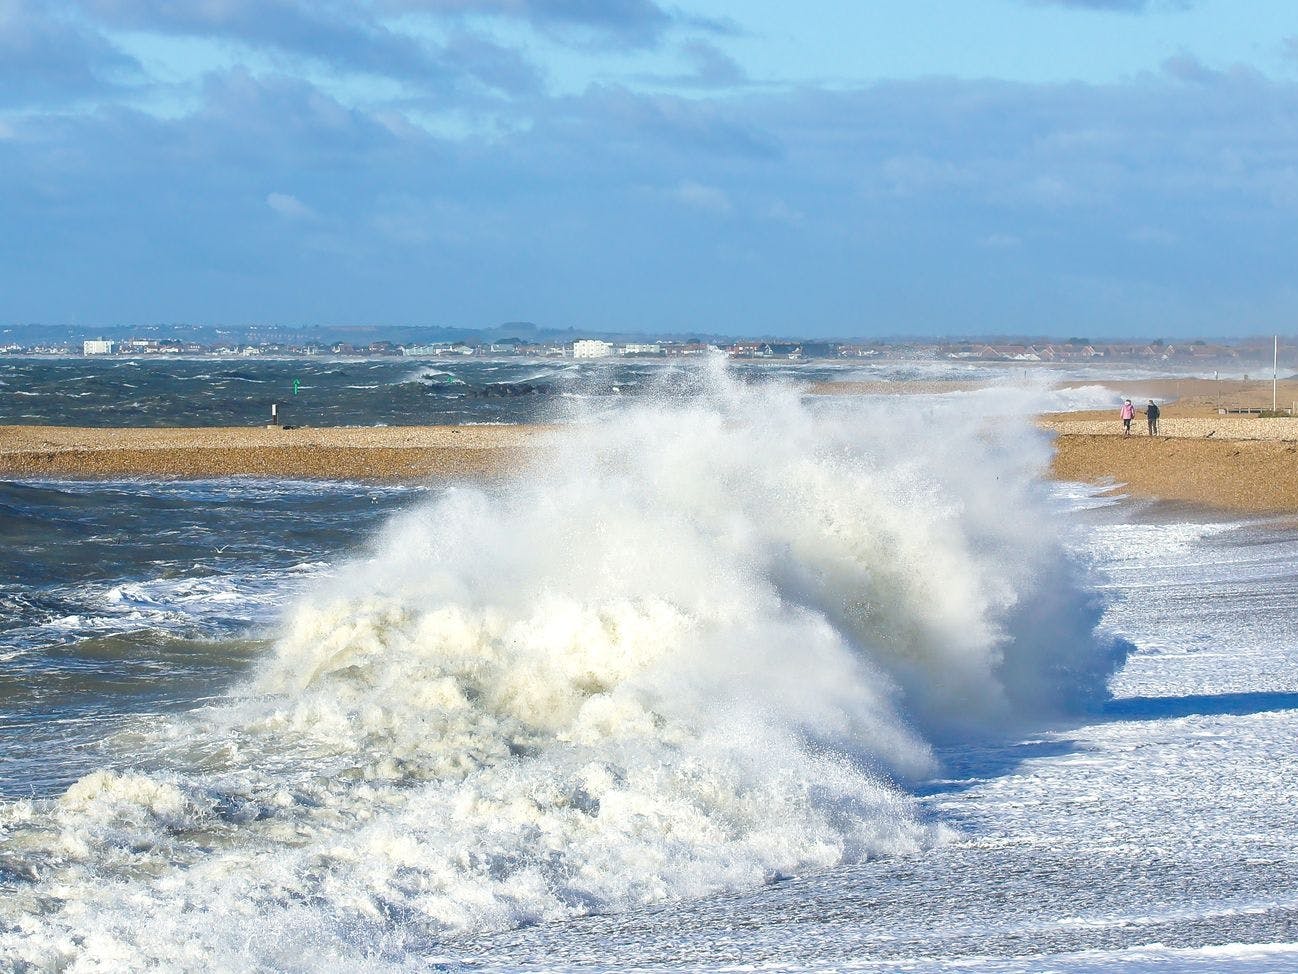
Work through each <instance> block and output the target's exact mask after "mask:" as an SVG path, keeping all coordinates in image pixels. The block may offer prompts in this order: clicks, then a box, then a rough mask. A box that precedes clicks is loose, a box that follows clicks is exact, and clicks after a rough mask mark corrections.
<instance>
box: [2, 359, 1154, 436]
mask: <svg viewBox="0 0 1298 974" xmlns="http://www.w3.org/2000/svg"><path fill="white" fill-rule="evenodd" d="M678 368H680V367H678ZM683 368H684V369H685V371H686V372H688V371H690V369H691V368H692V366H690V365H689V364H688V363H687V364H686V365H685V366H683ZM1123 368H1124V369H1125V372H1126V374H1129V375H1130V376H1131V377H1133V378H1138V377H1140V376H1143V375H1147V374H1149V373H1148V371H1147V370H1146V369H1143V368H1134V367H1130V366H1126V367H1123ZM671 371H673V369H672V368H671V367H670V366H669V365H667V364H665V363H662V362H652V361H644V360H640V361H637V360H598V361H581V362H577V361H571V360H568V361H564V360H551V359H498V360H491V359H477V358H456V359H448V360H437V361H431V360H419V359H409V358H388V359H370V360H361V361H358V360H355V359H350V360H349V359H329V358H300V359H261V358H247V359H237V360H230V359H173V358H164V357H158V356H154V357H145V358H135V359H123V358H118V357H108V356H105V357H87V358H80V357H76V358H73V357H67V358H49V357H47V358H10V357H0V425H4V424H19V425H37V424H45V425H61V426H245V425H259V424H264V423H266V422H267V421H268V420H269V418H270V410H271V404H272V403H275V404H278V406H279V419H280V421H281V422H282V423H287V424H290V425H301V426H373V425H378V424H386V425H393V426H409V425H419V424H462V423H484V422H486V423H498V422H510V423H515V422H530V421H532V420H535V419H537V418H538V417H539V416H542V415H544V414H546V413H548V412H551V411H553V410H555V409H556V408H562V406H563V404H564V402H565V401H567V400H572V399H579V400H595V401H597V402H609V401H612V400H614V399H616V398H620V397H634V396H635V395H637V394H638V393H641V392H645V391H652V390H658V389H660V388H661V386H662V376H663V374H664V373H666V372H671ZM731 371H732V374H734V375H735V376H737V377H739V378H741V379H742V380H744V381H748V382H755V383H760V382H765V381H769V380H771V379H773V378H789V379H793V380H796V381H800V382H814V381H820V380H826V379H835V380H844V379H847V380H850V379H883V380H906V379H936V380H940V379H960V380H967V381H1000V380H1004V379H1006V378H1007V377H1009V376H1014V377H1019V378H1024V379H1026V377H1027V376H1028V370H1025V369H1018V368H1011V367H1007V366H1000V365H995V364H969V363H944V362H906V361H891V360H890V361H884V362H865V363H852V362H808V363H802V364H795V363H783V364H782V365H779V366H770V365H763V364H758V363H745V362H737V363H734V364H733V365H732V367H731ZM1112 371H1113V369H1109V370H1108V372H1110V373H1111V372H1112ZM1089 374H1091V373H1090V370H1087V369H1085V368H1073V369H1071V370H1070V369H1059V368H1045V367H1041V368H1038V369H1034V370H1031V381H1032V382H1033V383H1034V384H1040V385H1045V384H1048V383H1049V381H1050V380H1051V379H1059V378H1079V377H1080V378H1085V377H1086V376H1088V375H1089ZM295 381H296V383H297V386H296V391H295V387H294V383H295ZM1110 399H1112V396H1111V395H1110V396H1109V397H1108V398H1105V399H1104V400H1103V402H1104V404H1107V403H1108V402H1109V400H1110ZM1089 402H1090V400H1087V403H1089ZM1085 404H1086V403H1084V405H1085ZM1064 405H1067V403H1064Z"/></svg>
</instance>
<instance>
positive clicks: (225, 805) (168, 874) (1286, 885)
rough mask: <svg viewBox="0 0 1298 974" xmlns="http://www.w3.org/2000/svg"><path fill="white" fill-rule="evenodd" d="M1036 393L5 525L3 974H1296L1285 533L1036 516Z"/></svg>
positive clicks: (687, 422)
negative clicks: (353, 973) (431, 480)
mask: <svg viewBox="0 0 1298 974" xmlns="http://www.w3.org/2000/svg"><path fill="white" fill-rule="evenodd" d="M1050 395H1051V394H1050V393H1048V392H1045V391H1043V390H1041V389H1027V390H1015V389H1012V388H1003V389H998V390H993V391H992V392H990V393H979V394H968V395H948V396H938V397H931V398H929V399H924V400H914V401H910V402H908V404H907V405H906V406H905V408H898V406H897V404H896V403H895V402H888V401H883V400H875V399H869V398H864V397H861V398H856V399H841V400H840V399H822V400H816V401H809V400H806V399H804V398H802V397H801V396H800V395H799V394H798V393H797V392H796V391H794V390H791V389H786V388H783V387H781V386H779V385H753V384H749V383H743V382H733V381H731V380H730V379H729V378H727V377H726V376H725V375H721V374H716V373H715V372H708V371H707V370H704V371H701V372H700V373H696V374H695V375H694V376H693V378H690V377H688V376H687V377H685V379H684V380H680V381H676V380H674V381H673V382H672V383H671V384H670V385H669V387H667V388H665V389H663V390H661V391H659V392H656V393H652V394H646V395H643V396H637V397H630V398H627V399H618V400H610V399H609V398H608V397H606V396H593V397H588V398H585V399H583V398H580V397H579V398H578V399H577V405H576V409H577V412H576V413H575V414H570V415H569V418H570V419H574V420H578V421H579V422H577V423H576V425H573V426H571V427H569V428H567V429H565V430H562V431H560V432H558V433H556V434H554V438H553V440H552V441H551V442H550V443H549V448H548V449H546V450H543V451H542V457H543V459H542V460H541V461H539V465H538V466H537V467H535V468H534V469H531V470H528V471H525V472H524V474H523V475H522V476H520V477H519V478H517V479H516V480H514V481H510V482H507V483H502V484H498V485H494V486H492V487H489V488H483V489H470V488H465V487H457V488H454V489H445V488H441V487H437V486H432V487H429V488H428V489H425V490H373V489H370V488H362V487H358V486H348V485H334V486H322V485H310V484H273V485H272V484H269V483H264V482H257V481H252V480H237V481H222V482H213V483H205V484H189V485H186V484H179V483H143V482H130V483H108V484H75V483H39V484H38V483H26V484H16V485H9V486H7V487H5V488H3V490H4V494H3V507H0V513H2V514H3V518H4V520H3V521H2V522H0V524H3V527H4V531H5V535H4V539H5V545H6V548H7V551H8V552H10V553H12V559H11V560H12V563H13V565H14V566H15V567H14V569H13V570H12V572H11V574H10V575H9V576H6V578H5V581H4V587H3V589H0V598H3V600H4V602H3V604H4V606H5V608H6V614H5V617H4V628H3V632H2V635H0V647H2V648H0V651H2V652H3V654H4V655H5V656H6V657H7V658H6V659H5V660H4V662H3V665H4V667H5V669H4V670H3V674H4V678H5V682H4V684H3V688H4V689H3V694H4V696H3V698H2V699H3V704H4V708H5V709H4V711H3V718H2V719H0V724H2V726H0V759H2V760H3V762H4V763H3V765H0V768H2V769H3V773H4V778H3V782H4V794H5V796H6V797H5V800H4V801H3V803H2V804H0V893H2V894H3V895H2V896H0V957H3V958H4V960H5V961H6V963H7V965H8V966H10V967H17V968H19V969H22V967H23V965H27V966H28V967H30V968H31V969H45V968H50V967H58V966H60V965H62V966H64V967H65V968H66V969H71V970H112V969H147V968H150V967H156V968H159V969H192V970H205V969H212V968H216V969H233V970H244V969H249V970H254V969H256V970H337V969H373V970H427V969H429V968H430V967H432V966H436V967H438V968H440V969H475V970H476V969H501V970H527V969H554V968H560V969H606V968H610V967H617V968H621V967H634V968H636V969H645V970H694V969H716V968H730V969H740V968H743V969H753V968H758V969H772V970H774V969H780V970H783V969H788V970H827V969H844V968H846V969H861V970H869V969H879V970H896V969H905V970H910V969H916V970H937V969H945V968H946V967H947V966H949V965H950V964H952V963H955V962H960V963H965V964H969V965H972V966H973V967H975V968H977V969H989V970H1040V969H1042V968H1043V967H1047V966H1048V967H1050V969H1058V970H1090V969H1094V970H1102V969H1111V968H1113V967H1115V966H1117V967H1123V968H1129V969H1146V968H1149V969H1200V970H1219V969H1222V968H1223V967H1230V968H1232V969H1238V970H1283V969H1286V966H1287V965H1288V966H1289V967H1292V962H1294V961H1295V960H1298V948H1295V947H1294V946H1293V945H1294V944H1296V943H1298V925H1296V921H1295V917H1296V916H1298V892H1296V891H1298V882H1296V881H1298V855H1296V854H1295V853H1296V850H1295V848H1294V843H1295V842H1298V839H1296V838H1295V836H1298V828H1295V826H1298V821H1295V816H1296V815H1298V812H1295V809H1298V802H1295V801H1294V799H1295V798H1296V797H1298V796H1296V795H1295V794H1294V792H1295V790H1296V789H1298V786H1296V785H1295V784H1294V782H1298V767H1295V765H1296V764H1298V757H1296V755H1298V750H1296V749H1295V748H1294V746H1293V743H1292V741H1293V739H1294V731H1295V729H1298V725H1296V723H1295V722H1296V720H1298V638H1296V637H1295V635H1294V634H1295V633H1296V632H1298V625H1296V624H1298V599H1296V598H1295V596H1294V592H1295V591H1298V584H1295V583H1296V582H1298V531H1295V529H1294V528H1293V527H1292V526H1286V525H1283V524H1264V525H1259V524H1254V523H1249V522H1238V521H1226V520H1220V519H1213V518H1211V517H1205V516H1204V515H1202V514H1199V513H1195V512H1183V511H1176V510H1171V509H1168V508H1161V507H1147V506H1141V505H1135V504H1130V503H1123V504H1113V503H1111V502H1109V501H1107V500H1102V499H1095V498H1093V497H1091V496H1090V495H1089V494H1088V493H1087V492H1085V491H1074V490H1069V489H1058V488H1055V487H1053V486H1051V485H1048V484H1046V483H1044V482H1043V481H1042V480H1041V478H1040V471H1041V469H1042V468H1043V465H1044V463H1045V460H1046V458H1047V456H1048V449H1049V448H1048V443H1047V442H1046V440H1045V439H1044V437H1043V434H1041V433H1040V432H1038V431H1036V430H1034V429H1032V427H1031V426H1030V424H1029V423H1028V422H1027V421H1026V420H1025V419H1023V420H1020V419H1014V418H1012V417H1027V416H1030V415H1032V413H1033V412H1034V411H1036V410H1037V409H1039V408H1041V404H1042V403H1043V402H1044V401H1047V400H1048V399H1049V396H1050ZM1069 395H1077V393H1070V394H1069ZM1083 395H1085V393H1083ZM1106 684H1110V687H1111V695H1110V691H1106ZM1241 945H1243V946H1241Z"/></svg>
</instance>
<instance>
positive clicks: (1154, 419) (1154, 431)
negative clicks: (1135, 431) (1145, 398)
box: [1145, 399, 1160, 436]
mask: <svg viewBox="0 0 1298 974" xmlns="http://www.w3.org/2000/svg"><path fill="white" fill-rule="evenodd" d="M1159 415H1160V413H1159V409H1158V404H1157V403H1156V402H1154V400H1152V399H1151V400H1149V405H1148V406H1146V407H1145V419H1147V420H1148V421H1149V435H1150V436H1157V435H1158V417H1159Z"/></svg>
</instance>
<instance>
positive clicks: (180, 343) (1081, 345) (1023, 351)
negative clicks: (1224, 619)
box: [0, 337, 1293, 365]
mask: <svg viewBox="0 0 1298 974" xmlns="http://www.w3.org/2000/svg"><path fill="white" fill-rule="evenodd" d="M1282 345H1288V347H1289V348H1292V347H1293V345H1292V344H1291V343H1290V340H1288V339H1286V340H1284V341H1283V342H1282ZM716 353H720V354H725V355H728V356H730V357H731V358H735V359H753V360H765V361H770V362H799V361H809V360H818V361H833V360H868V359H922V360H934V359H948V360H949V359H956V360H961V359H963V360H969V361H975V362H1024V363H1027V362H1046V363H1050V362H1070V363H1081V362H1097V363H1102V362H1148V363H1150V364H1154V363H1161V364H1171V365H1195V364H1199V365H1213V364H1230V363H1243V362H1269V361H1271V358H1272V353H1273V345H1272V339H1271V338H1266V339H1261V338H1254V339H1245V340H1240V341H1232V342H1223V341H1217V342H1208V341H1203V340H1194V341H1175V342H1171V341H1163V340H1161V339H1155V340H1153V341H1148V342H1100V341H1091V340H1089V339H1086V338H1070V339H1067V340H1065V341H1057V340H1048V341H1046V340H1043V341H1027V340H1012V341H998V340H994V341H987V342H983V341H970V340H959V341H956V340H932V341H920V340H902V339H889V340H878V341H867V342H859V341H854V342H835V341H801V342H798V341H765V340H760V339H758V340H738V341H730V340H710V341H709V340H701V339H700V340H689V341H678V340H639V341H610V340H605V339H603V338H574V339H571V340H566V339H565V340H540V341H534V340H528V339H526V338H519V337H506V338H491V339H487V338H483V339H479V340H474V339H462V340H456V341H445V342H428V343H420V342H405V343H397V342H393V341H387V340H378V341H371V342H368V343H363V344H361V343H352V342H347V341H334V342H316V341H306V342H292V341H273V340H263V341H248V342H237V341H236V342H213V343H207V342H202V341H195V340H191V339H182V338H156V337H150V338H130V339H106V338H95V339H83V340H80V341H76V340H72V339H64V340H61V341H48V342H36V343H30V344H23V343H18V342H9V343H6V344H3V345H0V354H5V355H85V356H124V357H135V356H168V355H171V356H185V357H193V356H213V357H223V358H238V357H252V356H272V357H275V356H280V357H298V356H321V355H328V356H356V357H368V358H377V357H391V356H406V357H412V358H453V357H457V356H483V357H486V356H489V357H500V356H526V357H533V358H567V359H608V358H639V359H653V358H663V359H669V358H681V357H687V356H702V355H708V354H716Z"/></svg>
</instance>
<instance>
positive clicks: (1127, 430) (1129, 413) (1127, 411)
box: [1119, 399, 1136, 436]
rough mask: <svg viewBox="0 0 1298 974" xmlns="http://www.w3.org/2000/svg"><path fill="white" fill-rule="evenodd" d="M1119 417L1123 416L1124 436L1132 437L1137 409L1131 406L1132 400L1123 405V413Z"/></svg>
mask: <svg viewBox="0 0 1298 974" xmlns="http://www.w3.org/2000/svg"><path fill="white" fill-rule="evenodd" d="M1119 415H1121V416H1122V435H1123V436H1130V435H1131V421H1132V420H1133V419H1135V418H1136V407H1135V406H1133V405H1132V404H1131V400H1130V399H1128V400H1127V401H1126V402H1124V403H1123V404H1122V412H1121V413H1120V414H1119Z"/></svg>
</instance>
